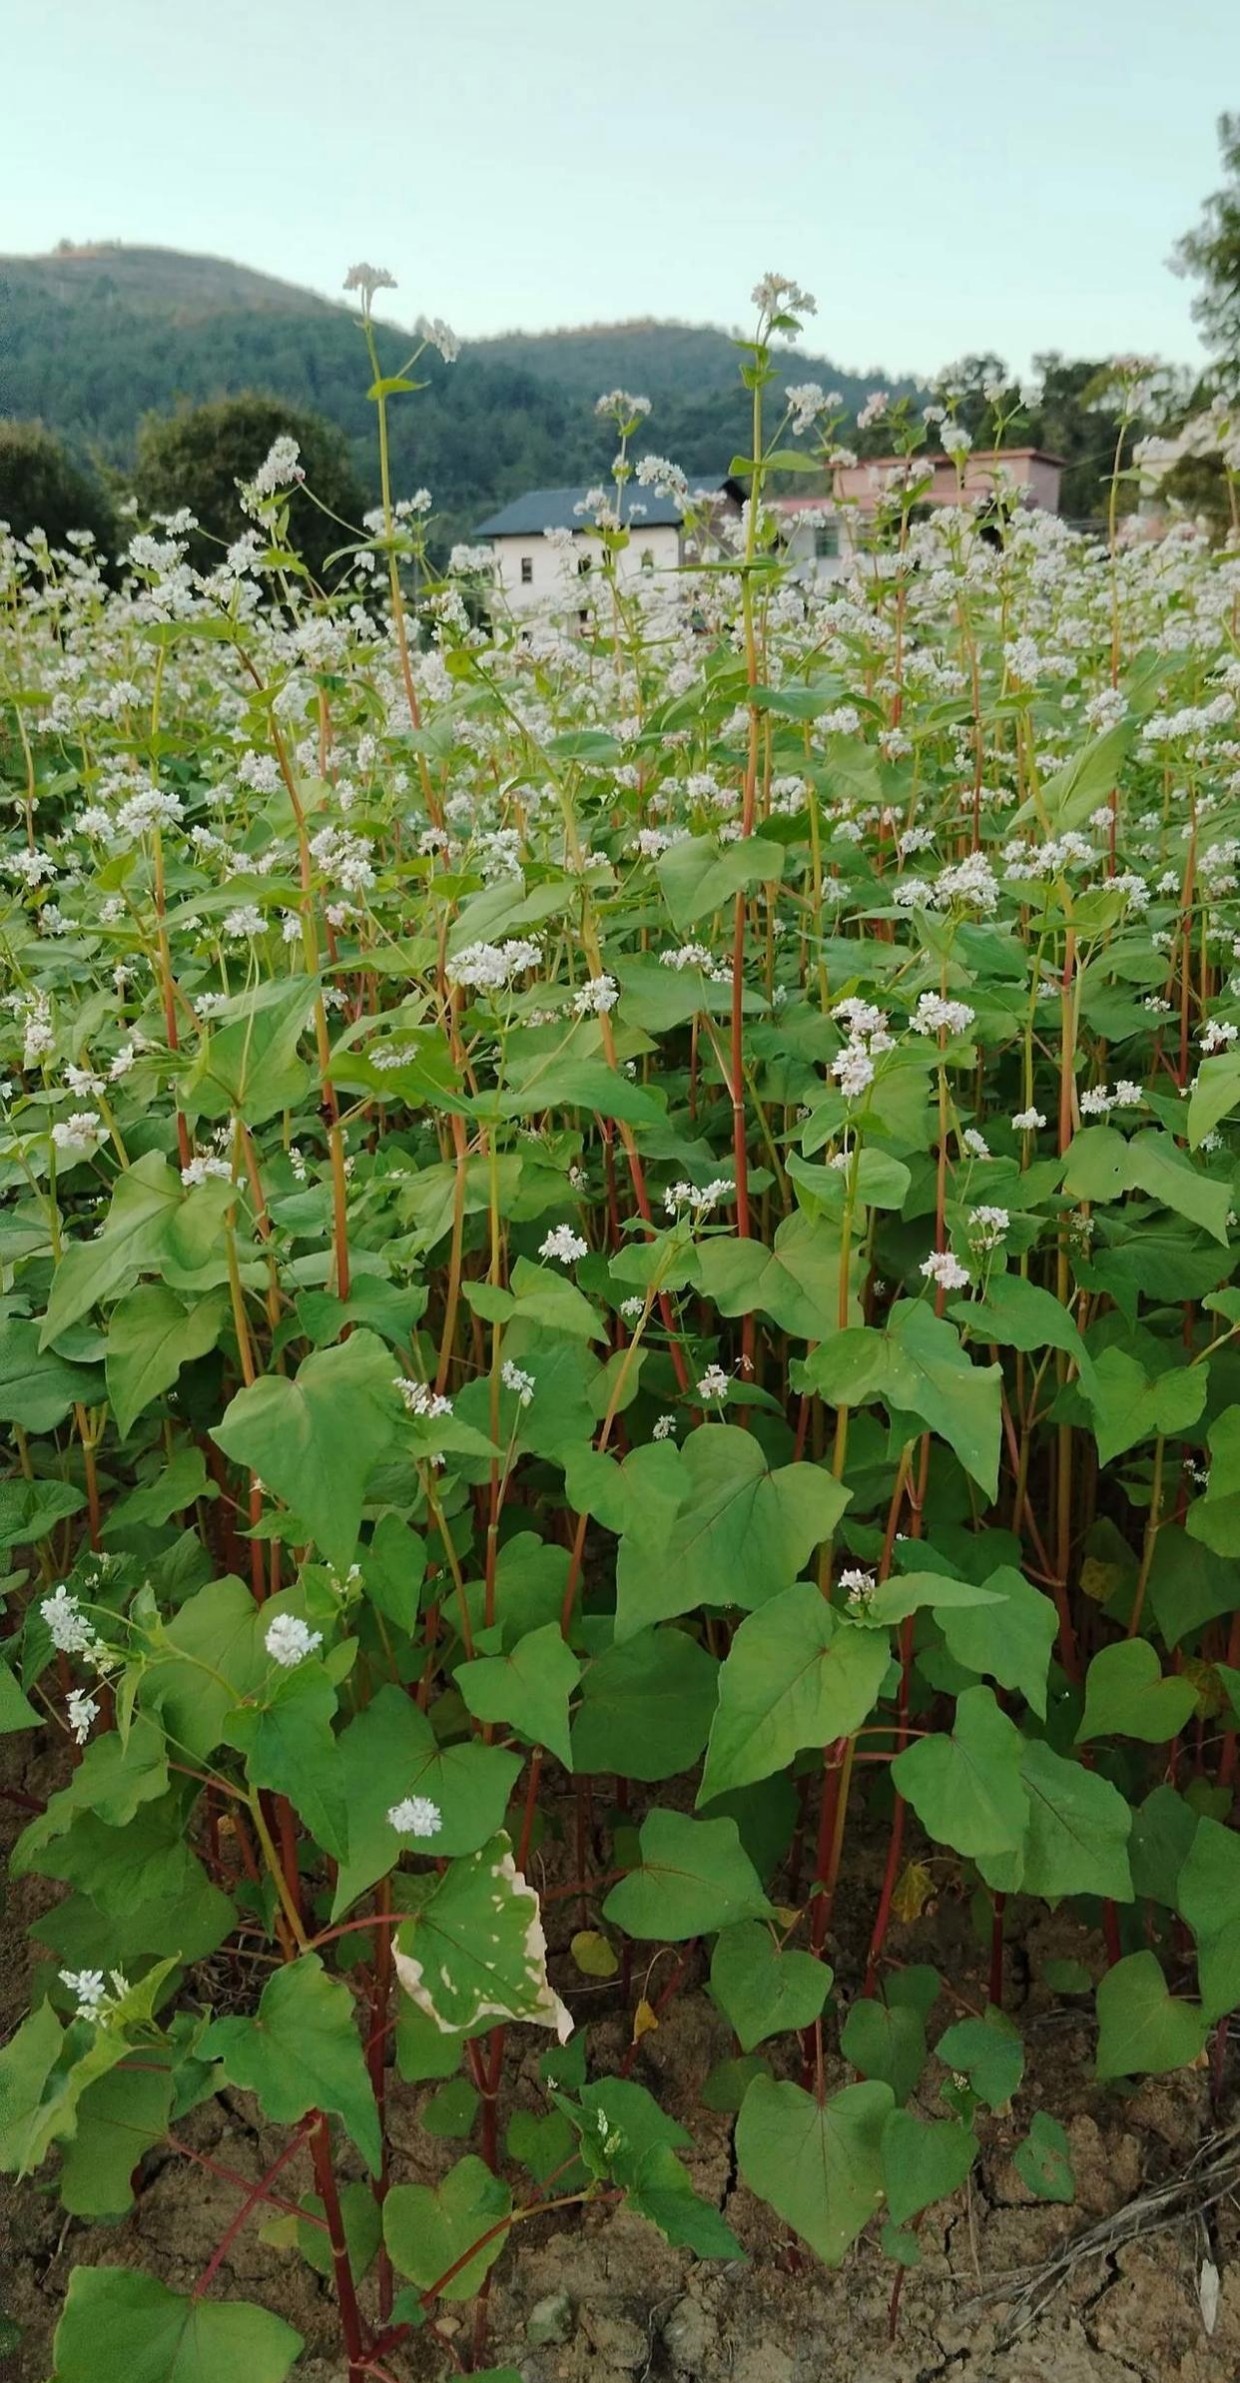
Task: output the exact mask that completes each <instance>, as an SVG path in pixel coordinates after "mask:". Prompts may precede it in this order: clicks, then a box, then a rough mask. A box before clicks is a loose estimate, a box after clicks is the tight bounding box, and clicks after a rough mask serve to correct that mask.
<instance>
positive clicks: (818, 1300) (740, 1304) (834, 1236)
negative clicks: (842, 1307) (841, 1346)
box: [697, 1211, 840, 1340]
mask: <svg viewBox="0 0 1240 2383" xmlns="http://www.w3.org/2000/svg"><path fill="white" fill-rule="evenodd" d="M697 1257H698V1268H699V1274H700V1280H701V1287H702V1290H703V1292H704V1294H705V1296H706V1297H707V1298H708V1299H711V1300H713V1301H714V1303H715V1305H716V1307H717V1308H718V1309H719V1312H720V1314H721V1315H724V1316H747V1315H750V1314H752V1313H753V1311H754V1309H755V1308H758V1309H761V1311H762V1313H763V1315H767V1316H770V1317H771V1318H772V1319H773V1321H774V1322H775V1323H776V1324H778V1325H779V1327H780V1330H781V1331H783V1332H792V1333H795V1334H797V1335H798V1336H799V1337H800V1338H801V1339H803V1340H821V1339H822V1338H823V1337H824V1335H826V1334H828V1333H831V1332H834V1331H836V1330H837V1329H838V1323H839V1299H840V1294H839V1280H840V1237H839V1233H838V1231H837V1229H836V1228H835V1227H834V1226H833V1225H828V1224H824V1223H822V1222H821V1221H820V1220H818V1219H817V1218H813V1217H810V1216H806V1215H803V1214H802V1213H801V1212H800V1211H797V1212H796V1213H795V1214H794V1215H792V1216H789V1217H785V1219H784V1222H783V1223H782V1224H781V1225H780V1226H779V1227H778V1229H777V1231H776V1234H775V1246H774V1248H773V1249H768V1248H767V1247H766V1246H765V1244H764V1243H763V1242H761V1241H753V1240H745V1241H742V1240H739V1239H737V1240H733V1239H730V1238H728V1237H726V1236H724V1235H720V1236H719V1237H718V1238H717V1239H712V1240H710V1241H704V1242H702V1243H701V1244H700V1245H699V1247H698V1252H697Z"/></svg>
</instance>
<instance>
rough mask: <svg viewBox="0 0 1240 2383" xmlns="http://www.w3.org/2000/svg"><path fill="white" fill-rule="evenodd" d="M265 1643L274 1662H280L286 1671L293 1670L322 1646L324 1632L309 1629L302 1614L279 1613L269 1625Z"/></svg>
mask: <svg viewBox="0 0 1240 2383" xmlns="http://www.w3.org/2000/svg"><path fill="white" fill-rule="evenodd" d="M263 1644H264V1646H265V1647H266V1649H267V1652H268V1654H269V1655H270V1657H271V1659H272V1662H273V1663H278V1664H279V1665H280V1666H281V1668H282V1669H283V1670H284V1671H293V1670H295V1669H296V1666H297V1665H298V1664H299V1663H304V1662H305V1659H306V1657H307V1655H312V1654H313V1653H314V1650H315V1648H316V1647H321V1646H322V1644H323V1633H322V1631H321V1630H311V1629H309V1628H308V1627H307V1625H306V1623H305V1622H303V1621H302V1619H301V1616H300V1614H295V1613H278V1614H276V1615H275V1616H274V1618H273V1619H272V1620H271V1621H270V1622H269V1623H268V1625H267V1636H266V1638H265V1639H264V1641H263Z"/></svg>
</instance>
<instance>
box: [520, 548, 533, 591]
mask: <svg viewBox="0 0 1240 2383" xmlns="http://www.w3.org/2000/svg"><path fill="white" fill-rule="evenodd" d="M521 585H522V587H533V585H534V557H533V555H532V554H523V555H522V557H521Z"/></svg>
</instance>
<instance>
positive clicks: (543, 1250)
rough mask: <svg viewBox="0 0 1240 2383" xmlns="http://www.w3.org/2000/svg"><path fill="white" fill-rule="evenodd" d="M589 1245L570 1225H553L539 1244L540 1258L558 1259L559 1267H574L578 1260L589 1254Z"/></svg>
mask: <svg viewBox="0 0 1240 2383" xmlns="http://www.w3.org/2000/svg"><path fill="white" fill-rule="evenodd" d="M589 1248H590V1244H589V1242H588V1241H583V1240H582V1238H581V1235H580V1233H574V1231H573V1228H572V1226H571V1225H555V1226H553V1227H552V1230H551V1231H550V1232H549V1233H548V1234H547V1235H546V1236H545V1237H544V1239H543V1240H542V1242H541V1243H540V1244H539V1250H538V1255H539V1257H540V1258H558V1259H559V1262H560V1264H561V1266H574V1265H575V1264H576V1262H577V1260H578V1258H584V1257H586V1256H587V1255H588V1254H589Z"/></svg>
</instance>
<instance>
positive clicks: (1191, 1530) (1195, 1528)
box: [1177, 1367, 1240, 1635]
mask: <svg viewBox="0 0 1240 2383" xmlns="http://www.w3.org/2000/svg"><path fill="white" fill-rule="evenodd" d="M1200 1370H1201V1371H1202V1372H1204V1371H1205V1368H1204V1367H1202V1368H1201V1369H1200ZM1209 1441H1210V1478H1209V1481H1208V1482H1207V1484H1206V1493H1205V1496H1204V1497H1203V1498H1194V1500H1193V1502H1192V1505H1191V1506H1190V1507H1189V1509H1188V1514H1187V1517H1186V1521H1185V1528H1186V1529H1187V1532H1188V1535H1189V1537H1190V1539H1200V1540H1202V1541H1203V1542H1204V1544H1205V1545H1206V1546H1207V1547H1209V1548H1212V1549H1213V1550H1214V1553H1215V1554H1216V1555H1220V1556H1235V1555H1240V1407H1226V1408H1225V1409H1224V1411H1223V1413H1222V1414H1221V1415H1220V1416H1219V1417H1218V1419H1217V1421H1216V1422H1214V1423H1212V1424H1211V1426H1210V1431H1209ZM1216 1610H1218V1609H1216ZM1222 1610H1223V1611H1226V1610H1227V1609H1226V1608H1223V1609H1222ZM1177 1635H1182V1633H1177Z"/></svg>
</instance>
